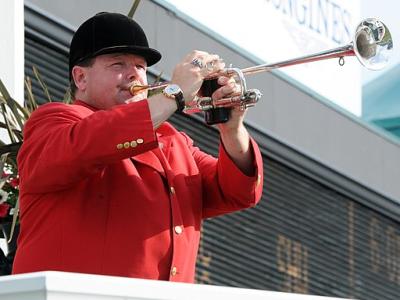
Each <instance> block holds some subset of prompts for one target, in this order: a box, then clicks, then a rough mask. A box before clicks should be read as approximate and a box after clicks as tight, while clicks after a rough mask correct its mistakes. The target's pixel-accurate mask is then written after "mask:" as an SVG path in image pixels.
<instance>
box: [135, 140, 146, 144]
mask: <svg viewBox="0 0 400 300" xmlns="http://www.w3.org/2000/svg"><path fill="white" fill-rule="evenodd" d="M136 142H137V143H138V144H143V142H144V141H143V139H137V140H136Z"/></svg>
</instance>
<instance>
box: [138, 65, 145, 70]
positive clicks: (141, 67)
mask: <svg viewBox="0 0 400 300" xmlns="http://www.w3.org/2000/svg"><path fill="white" fill-rule="evenodd" d="M136 68H138V69H140V70H146V66H144V65H137V66H136Z"/></svg>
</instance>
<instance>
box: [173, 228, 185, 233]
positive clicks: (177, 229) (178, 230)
mask: <svg viewBox="0 0 400 300" xmlns="http://www.w3.org/2000/svg"><path fill="white" fill-rule="evenodd" d="M174 230H175V233H176V234H181V233H182V231H183V228H182V226H175V227H174Z"/></svg>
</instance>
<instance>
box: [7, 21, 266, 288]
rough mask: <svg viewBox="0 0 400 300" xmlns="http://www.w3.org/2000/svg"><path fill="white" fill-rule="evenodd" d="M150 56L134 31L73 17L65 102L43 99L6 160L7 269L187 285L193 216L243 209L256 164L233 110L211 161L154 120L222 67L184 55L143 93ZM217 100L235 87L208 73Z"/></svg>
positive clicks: (257, 172) (254, 191) (256, 185)
mask: <svg viewBox="0 0 400 300" xmlns="http://www.w3.org/2000/svg"><path fill="white" fill-rule="evenodd" d="M160 59H161V54H160V53H159V52H158V51H157V50H154V49H152V48H149V46H148V42H147V38H146V35H145V33H144V32H143V30H142V28H141V27H140V26H139V25H138V24H137V23H136V22H134V21H133V20H131V19H129V18H127V17H126V16H124V15H121V14H116V13H100V14H97V15H95V16H94V17H92V18H90V19H88V20H87V21H85V22H84V23H83V24H82V25H81V26H80V27H79V29H78V30H77V31H76V33H75V35H74V37H73V39H72V42H71V46H70V79H71V91H72V95H73V98H74V103H73V104H72V105H67V104H63V103H50V104H45V105H42V106H41V107H40V108H39V109H37V110H36V111H35V112H34V113H33V114H32V116H31V118H30V119H29V121H28V122H27V124H26V126H25V132H24V136H25V140H24V144H23V146H22V148H21V150H20V152H19V155H18V164H19V172H20V173H19V174H20V203H21V208H20V209H21V232H20V236H19V241H18V249H17V254H16V257H15V262H14V266H13V273H25V272H33V271H44V270H58V271H68V272H80V273H92V274H104V275H115V276H126V277H136V278H147V279H160V280H171V281H183V282H193V280H194V272H195V271H194V268H195V262H196V255H197V251H198V245H199V239H200V229H201V222H202V220H203V219H204V218H209V217H214V216H217V215H221V214H225V213H229V212H233V211H237V210H240V209H244V208H248V207H251V206H254V205H255V204H256V203H257V202H258V201H259V200H260V197H261V193H262V181H263V180H262V176H263V167H262V161H261V155H260V152H259V150H258V147H257V144H256V143H255V142H254V140H253V139H251V138H250V136H249V134H248V132H247V130H246V129H245V127H244V125H243V118H244V111H242V110H240V109H239V108H235V109H233V110H232V112H231V117H230V120H229V121H228V122H226V123H224V124H220V125H219V131H220V136H221V145H220V150H219V158H218V159H216V158H213V157H211V156H210V155H207V154H205V153H204V152H202V151H200V150H199V149H198V148H197V147H195V146H193V142H192V140H191V139H190V138H189V137H188V136H187V135H186V134H184V133H182V132H178V131H177V130H176V129H175V128H174V127H173V126H172V125H171V124H169V123H168V122H166V121H167V120H168V118H169V117H170V116H171V115H172V114H173V113H174V112H175V111H182V109H183V108H184V106H185V102H190V101H192V100H193V98H194V97H196V94H197V93H198V91H199V89H200V87H201V85H202V82H203V79H204V78H205V77H206V76H208V75H209V74H211V73H215V72H218V71H220V70H222V69H223V68H224V63H223V62H222V60H221V59H220V58H219V57H218V56H217V55H213V54H209V53H207V52H202V51H193V52H191V53H190V54H188V55H187V56H186V57H185V58H184V59H183V60H182V61H181V62H180V63H179V64H178V65H177V66H176V67H175V69H174V71H173V74H172V79H171V84H170V85H168V86H167V87H166V88H164V90H163V92H162V93H160V94H157V95H154V96H153V97H150V98H147V92H145V91H143V92H141V93H140V94H138V95H134V96H132V95H131V93H130V90H129V89H130V87H131V86H132V84H140V85H146V84H147V79H146V70H147V67H148V66H151V65H153V64H155V63H156V62H158V61H159V60H160ZM218 83H219V84H220V85H221V88H219V89H218V90H216V91H215V92H214V93H213V95H212V97H213V98H214V99H220V98H223V97H226V96H229V95H231V94H233V93H235V92H237V90H238V88H239V87H238V86H237V84H236V83H235V82H234V80H233V79H230V78H227V77H220V78H218Z"/></svg>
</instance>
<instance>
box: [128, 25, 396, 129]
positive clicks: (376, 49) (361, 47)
mask: <svg viewBox="0 0 400 300" xmlns="http://www.w3.org/2000/svg"><path fill="white" fill-rule="evenodd" d="M392 49H393V40H392V36H391V34H390V32H389V29H388V28H387V27H386V25H385V24H383V22H381V21H379V20H378V19H375V18H368V19H365V20H363V21H362V22H360V23H359V25H358V26H357V28H356V31H355V34H354V38H353V40H352V41H351V42H350V43H349V44H348V45H346V46H342V47H338V48H334V49H331V50H327V51H323V52H319V53H316V54H310V55H306V56H302V57H298V58H295V59H290V60H285V61H281V62H277V63H272V64H263V65H258V66H253V67H248V68H245V69H242V70H241V69H238V68H226V69H224V70H223V71H221V72H219V73H215V74H212V75H210V76H208V77H207V78H205V81H204V82H205V83H207V81H212V80H215V79H216V78H217V77H218V76H222V75H224V76H233V77H235V78H236V80H237V81H238V83H239V84H240V86H241V92H240V94H238V95H235V96H233V97H230V98H224V99H219V100H216V101H215V100H212V99H211V93H212V92H213V91H210V92H209V93H210V94H209V95H204V92H203V93H202V96H207V97H196V99H195V100H194V101H192V103H187V105H186V108H185V109H184V112H185V113H189V114H190V113H196V112H200V111H208V110H213V109H218V108H226V107H234V106H240V107H241V108H243V109H245V108H248V107H252V106H254V105H255V104H256V103H257V102H258V100H259V99H260V98H261V95H262V94H261V92H260V91H259V90H257V89H247V86H246V79H245V77H244V76H245V75H251V74H256V73H260V72H269V71H271V70H273V69H277V68H282V67H288V66H294V65H298V64H303V63H309V62H314V61H319V60H325V59H331V58H339V64H340V65H341V66H342V65H343V64H344V57H345V56H356V57H357V58H358V60H359V62H360V63H361V64H362V65H363V66H364V67H366V68H368V69H371V70H380V69H382V68H384V67H385V65H386V64H387V62H388V59H389V54H390V53H391V51H392ZM167 85H168V82H164V83H158V84H154V85H133V86H131V87H130V92H131V94H132V95H135V94H137V93H139V92H142V91H143V90H157V89H162V88H164V87H165V86H167ZM214 90H215V89H214ZM209 124H210V123H209Z"/></svg>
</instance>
